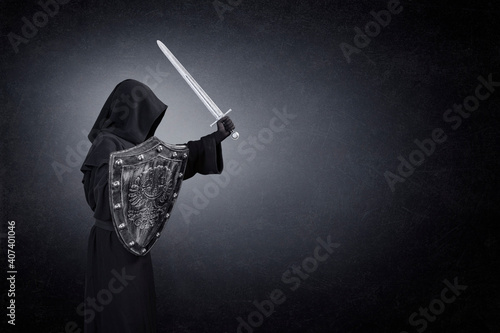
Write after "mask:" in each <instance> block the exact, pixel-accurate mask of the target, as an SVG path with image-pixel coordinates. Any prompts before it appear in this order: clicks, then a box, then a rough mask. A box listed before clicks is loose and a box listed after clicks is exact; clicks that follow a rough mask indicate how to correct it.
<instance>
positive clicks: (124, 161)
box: [109, 136, 189, 255]
mask: <svg viewBox="0 0 500 333" xmlns="http://www.w3.org/2000/svg"><path fill="white" fill-rule="evenodd" d="M188 154H189V150H188V148H187V146H185V145H171V144H167V143H165V142H163V141H161V140H159V139H158V138H156V137H154V136H153V137H151V138H149V139H148V140H146V141H144V142H143V143H141V144H139V145H137V146H135V147H133V148H130V149H126V150H121V151H117V152H113V153H111V155H110V160H109V193H110V204H111V210H112V214H111V215H112V220H113V226H114V228H115V230H116V233H117V235H118V239H120V241H121V242H122V244H123V246H125V248H126V249H127V250H128V251H130V252H132V253H133V254H135V255H145V254H146V253H148V252H149V251H150V250H151V247H152V246H153V245H154V244H155V242H156V240H157V239H158V238H159V237H160V234H161V231H162V229H163V227H164V226H165V223H166V221H167V220H168V218H169V217H170V212H171V210H172V208H173V206H174V203H175V199H176V198H177V194H178V193H179V190H180V187H181V184H182V180H183V177H184V170H185V169H186V165H187V160H188Z"/></svg>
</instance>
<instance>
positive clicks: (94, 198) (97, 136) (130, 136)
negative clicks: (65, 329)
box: [80, 80, 223, 333]
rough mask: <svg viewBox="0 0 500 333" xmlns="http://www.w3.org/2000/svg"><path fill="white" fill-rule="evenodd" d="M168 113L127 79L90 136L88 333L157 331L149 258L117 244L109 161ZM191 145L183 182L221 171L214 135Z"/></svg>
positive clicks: (86, 181) (85, 168)
mask: <svg viewBox="0 0 500 333" xmlns="http://www.w3.org/2000/svg"><path fill="white" fill-rule="evenodd" d="M166 108H167V106H166V105H165V104H163V103H162V102H161V101H160V100H159V99H158V98H157V97H156V96H155V95H154V93H153V92H152V91H151V89H149V87H147V86H146V85H144V84H142V83H140V82H138V81H135V80H125V81H123V82H121V83H119V84H118V85H117V86H116V88H115V89H114V90H113V92H112V93H111V95H110V96H109V97H108V99H107V101H106V103H105V104H104V107H103V108H102V110H101V113H100V114H99V116H98V118H97V120H96V123H95V124H94V127H93V128H92V130H91V132H90V134H89V140H90V141H91V142H92V147H91V148H90V150H89V152H88V154H87V157H86V159H85V161H84V163H83V165H82V168H81V171H82V172H83V180H82V182H83V185H84V190H85V196H86V199H87V203H88V204H89V206H90V208H91V209H92V210H93V212H94V218H95V225H94V226H93V227H92V229H91V231H90V236H89V242H88V251H87V267H86V277H85V300H84V304H85V307H84V308H83V309H80V314H81V315H83V317H84V328H85V329H84V332H85V333H114V332H116V333H128V332H130V333H143V332H144V333H146V332H148V333H149V332H156V303H155V302H156V300H155V297H156V295H155V287H154V277H153V267H152V263H151V256H150V253H148V254H147V255H145V256H135V255H134V254H132V253H130V252H129V251H127V250H126V249H125V247H124V246H123V245H122V244H121V243H120V241H119V240H118V237H117V235H116V233H115V231H114V228H113V225H112V220H111V210H110V207H109V194H108V193H109V192H108V162H109V155H110V153H111V152H114V151H118V150H123V149H128V148H131V147H133V146H135V145H137V144H140V143H142V142H144V141H145V140H146V139H147V138H149V137H151V136H152V135H153V134H154V131H155V130H156V128H157V126H158V125H159V123H160V121H161V119H162V117H163V115H164V113H165V110H166ZM187 146H188V148H189V158H188V164H187V167H186V170H185V172H184V174H185V175H184V179H188V178H190V177H192V176H193V175H195V174H196V173H200V174H220V173H221V172H222V168H223V162H222V150H221V145H220V138H217V134H216V133H212V134H210V135H207V136H204V137H202V138H201V139H200V140H197V141H189V142H188V143H187ZM166 237H168V235H167V236H166Z"/></svg>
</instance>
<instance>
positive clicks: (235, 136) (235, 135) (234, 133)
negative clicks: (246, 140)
mask: <svg viewBox="0 0 500 333" xmlns="http://www.w3.org/2000/svg"><path fill="white" fill-rule="evenodd" d="M231 111H233V110H232V109H229V110H227V112H226V113H224V114H223V115H222V116H221V117H219V119H217V120H216V121H214V122H213V123H211V124H210V127H212V126H214V125H215V124H217V122H218V121H219V120H220V119H221V118H222V117H224V116H225V115H226V114H228V113H229V112H231ZM239 137H240V133H238V132H236V131H235V130H232V131H231V139H233V140H238V138H239Z"/></svg>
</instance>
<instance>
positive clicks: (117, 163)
mask: <svg viewBox="0 0 500 333" xmlns="http://www.w3.org/2000/svg"><path fill="white" fill-rule="evenodd" d="M122 163H123V161H122V160H121V159H117V160H116V161H115V165H122Z"/></svg>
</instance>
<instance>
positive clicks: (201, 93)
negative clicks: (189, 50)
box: [156, 40, 224, 120]
mask: <svg viewBox="0 0 500 333" xmlns="http://www.w3.org/2000/svg"><path fill="white" fill-rule="evenodd" d="M156 43H157V44H158V47H159V48H160V50H161V51H162V52H163V54H165V56H166V57H167V58H168V60H170V62H171V63H172V65H173V66H174V67H175V69H177V71H178V72H179V74H180V75H181V76H182V78H183V79H184V81H186V83H187V84H188V85H189V86H190V87H191V89H193V91H194V92H195V93H196V95H197V96H198V98H199V99H200V100H201V101H202V102H203V104H205V106H206V107H207V109H208V110H209V111H210V113H212V115H213V116H214V117H215V119H217V120H219V119H220V118H222V117H224V113H223V112H222V111H221V109H219V107H218V106H217V104H215V102H214V101H213V100H212V99H211V98H210V96H208V94H207V93H206V92H205V90H203V88H202V87H201V86H200V85H199V84H198V82H196V80H195V79H194V78H193V77H192V76H191V74H189V72H188V71H187V70H186V69H185V68H184V66H182V64H181V63H180V62H179V60H177V58H176V57H175V56H174V55H173V54H172V52H170V50H169V49H168V47H166V46H165V44H163V43H162V42H161V41H159V40H157V41H156Z"/></svg>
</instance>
